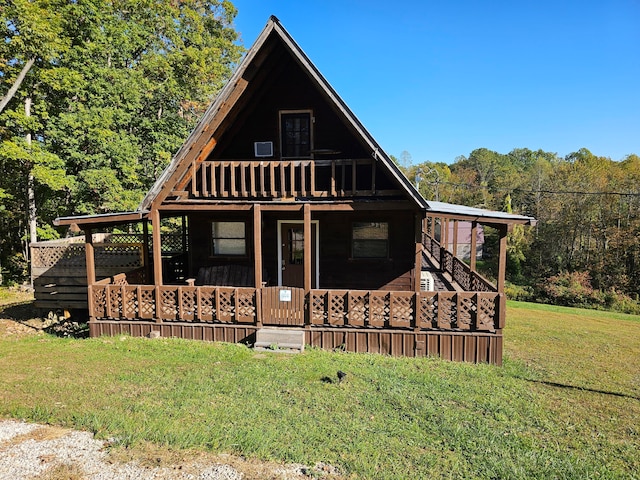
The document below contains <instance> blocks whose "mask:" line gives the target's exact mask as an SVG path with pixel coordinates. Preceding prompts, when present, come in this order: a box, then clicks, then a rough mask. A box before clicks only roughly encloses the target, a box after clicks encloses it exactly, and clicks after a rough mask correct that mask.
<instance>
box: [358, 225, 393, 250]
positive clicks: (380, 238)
mask: <svg viewBox="0 0 640 480" xmlns="http://www.w3.org/2000/svg"><path fill="white" fill-rule="evenodd" d="M351 238H352V249H351V250H352V255H353V258H387V256H388V254H389V224H388V223H386V222H355V223H354V224H353V230H352V236H351Z"/></svg>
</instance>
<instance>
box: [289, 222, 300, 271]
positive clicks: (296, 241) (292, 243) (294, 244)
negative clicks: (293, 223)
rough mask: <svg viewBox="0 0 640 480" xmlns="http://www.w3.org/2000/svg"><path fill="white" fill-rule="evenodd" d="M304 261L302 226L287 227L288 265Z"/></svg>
mask: <svg viewBox="0 0 640 480" xmlns="http://www.w3.org/2000/svg"><path fill="white" fill-rule="evenodd" d="M303 263H304V228H290V229H289V265H302V264H303Z"/></svg>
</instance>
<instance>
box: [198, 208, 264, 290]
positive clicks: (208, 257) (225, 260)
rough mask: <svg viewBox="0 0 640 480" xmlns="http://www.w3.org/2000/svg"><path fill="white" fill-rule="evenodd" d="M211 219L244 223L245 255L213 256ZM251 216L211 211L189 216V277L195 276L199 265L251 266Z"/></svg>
mask: <svg viewBox="0 0 640 480" xmlns="http://www.w3.org/2000/svg"><path fill="white" fill-rule="evenodd" d="M212 221H234V222H235V221H238V222H239V221H243V222H245V223H246V227H245V228H246V231H245V233H246V246H247V255H246V256H237V257H236V256H229V257H214V256H213V255H212V254H211V252H212V245H211V222H212ZM252 239H253V217H252V216H251V213H234V212H229V213H225V212H215V213H214V212H212V213H207V214H192V215H191V216H190V217H189V242H190V244H189V277H190V278H195V277H196V275H197V273H198V269H199V268H200V267H208V266H213V265H225V264H233V265H246V266H250V267H252V266H253V241H252Z"/></svg>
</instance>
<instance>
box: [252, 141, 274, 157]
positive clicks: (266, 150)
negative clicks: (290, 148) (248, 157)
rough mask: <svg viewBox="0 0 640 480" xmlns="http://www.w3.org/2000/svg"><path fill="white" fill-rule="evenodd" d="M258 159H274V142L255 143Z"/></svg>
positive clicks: (254, 149) (254, 147) (254, 148)
mask: <svg viewBox="0 0 640 480" xmlns="http://www.w3.org/2000/svg"><path fill="white" fill-rule="evenodd" d="M253 151H254V153H255V155H256V157H273V142H253Z"/></svg>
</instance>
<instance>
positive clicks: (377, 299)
mask: <svg viewBox="0 0 640 480" xmlns="http://www.w3.org/2000/svg"><path fill="white" fill-rule="evenodd" d="M388 321H389V293H388V292H375V291H372V292H369V325H370V326H372V327H386V326H387V324H388Z"/></svg>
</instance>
